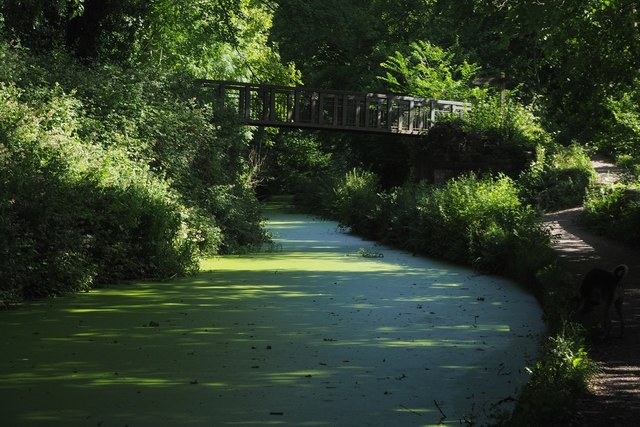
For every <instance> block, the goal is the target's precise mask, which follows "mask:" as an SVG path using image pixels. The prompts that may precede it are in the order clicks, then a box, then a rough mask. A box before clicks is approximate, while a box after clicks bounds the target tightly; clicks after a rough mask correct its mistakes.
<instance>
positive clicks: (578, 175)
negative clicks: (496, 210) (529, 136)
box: [518, 145, 596, 210]
mask: <svg viewBox="0 0 640 427" xmlns="http://www.w3.org/2000/svg"><path fill="white" fill-rule="evenodd" d="M547 147H548V148H549V150H548V151H550V153H548V151H547V148H545V147H544V146H542V145H539V146H538V147H536V159H535V161H533V162H532V163H531V165H530V166H529V168H528V169H527V170H526V171H524V172H523V173H522V174H521V176H520V177H519V179H518V185H519V186H520V194H521V196H522V197H523V198H524V200H526V201H527V202H528V203H532V204H534V205H536V206H539V207H541V208H542V209H545V210H557V209H563V208H569V207H575V206H579V205H580V204H581V203H582V200H583V199H584V197H585V194H586V192H587V188H588V187H589V185H591V184H592V183H593V182H594V180H595V177H596V173H595V170H594V169H593V166H592V164H591V161H590V159H589V157H588V156H587V154H586V153H585V152H584V150H583V149H582V148H580V147H579V146H577V145H571V146H570V147H561V146H553V145H549V146H547Z"/></svg>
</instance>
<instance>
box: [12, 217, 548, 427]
mask: <svg viewBox="0 0 640 427" xmlns="http://www.w3.org/2000/svg"><path fill="white" fill-rule="evenodd" d="M267 226H268V228H269V229H270V230H271V231H272V232H273V233H274V236H275V242H276V245H275V246H274V248H272V250H271V251H268V252H261V253H256V254H250V255H243V256H230V257H221V258H216V259H211V260H206V261H204V262H203V270H204V271H203V272H202V273H201V274H199V275H197V276H195V277H190V278H186V279H180V280H173V281H170V282H164V283H152V282H145V283H134V284H129V285H119V286H113V287H110V288H106V289H99V290H94V291H91V292H89V293H86V294H79V295H74V296H70V297H65V298H58V299H54V300H47V301H40V302H34V303H29V304H26V305H24V306H23V307H21V308H20V309H18V310H13V311H8V312H3V313H0V425H2V426H105V427H106V426H129V427H137V426H221V425H245V426H251V425H254V426H263V425H291V426H423V425H438V424H439V423H442V424H447V425H460V423H462V424H463V425H465V423H467V422H475V423H476V425H482V424H484V423H485V422H486V421H487V419H488V418H487V417H488V416H490V415H491V414H493V413H496V412H499V411H502V410H506V409H510V408H511V405H512V400H513V398H515V397H516V393H517V389H518V387H519V386H521V385H522V384H523V383H524V382H525V381H526V380H527V379H528V377H527V374H526V373H524V372H523V368H524V367H525V366H527V365H529V366H530V365H531V364H532V362H533V359H534V358H535V356H536V348H537V344H538V338H539V336H540V335H541V334H543V330H544V326H543V322H542V320H541V315H542V314H541V310H540V308H539V306H538V305H537V303H536V301H535V299H534V298H533V296H531V295H530V294H528V293H527V292H525V291H523V290H522V289H521V288H520V287H518V286H517V285H515V284H514V283H512V282H510V281H507V280H505V279H502V278H497V277H491V276H482V275H477V274H475V273H474V272H473V271H471V270H467V269H464V268H460V267H459V266H454V265H451V264H446V263H441V262H436V261H432V260H429V259H424V258H420V257H414V256H411V254H408V253H405V252H401V251H397V250H392V249H390V248H387V247H383V246H376V245H374V244H373V243H372V242H366V241H363V240H361V239H358V238H356V237H353V236H350V235H347V234H345V233H343V232H342V231H341V230H339V229H338V228H337V224H335V223H332V222H327V221H321V220H317V219H313V218H309V217H305V216H301V215H290V214H274V213H272V214H270V219H269V221H268V222H267Z"/></svg>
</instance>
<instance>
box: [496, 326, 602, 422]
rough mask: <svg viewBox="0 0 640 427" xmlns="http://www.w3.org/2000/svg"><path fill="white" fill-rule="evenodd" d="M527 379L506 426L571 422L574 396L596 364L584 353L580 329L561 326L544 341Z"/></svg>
mask: <svg viewBox="0 0 640 427" xmlns="http://www.w3.org/2000/svg"><path fill="white" fill-rule="evenodd" d="M529 371H530V373H531V380H530V381H529V383H527V385H526V386H525V388H524V390H523V392H522V393H521V396H520V404H519V405H518V407H517V409H516V411H515V412H514V414H513V416H512V418H511V420H510V421H509V422H508V423H507V425H513V426H540V425H547V424H550V423H554V424H557V423H558V422H563V421H567V420H569V419H571V416H572V415H573V412H574V409H575V402H576V396H579V395H580V394H584V393H586V392H587V384H589V380H590V379H591V378H592V377H593V375H594V374H595V373H596V372H597V365H596V364H595V362H593V360H591V359H590V358H589V356H588V354H587V350H586V344H585V341H584V331H583V330H582V327H581V326H580V325H578V324H575V323H565V324H564V325H563V327H562V328H561V329H560V331H559V332H558V333H557V334H555V335H552V336H550V337H548V338H547V341H546V342H545V344H544V347H543V350H542V357H541V358H540V359H539V360H538V361H537V362H536V364H535V366H534V367H533V369H530V370H529Z"/></svg>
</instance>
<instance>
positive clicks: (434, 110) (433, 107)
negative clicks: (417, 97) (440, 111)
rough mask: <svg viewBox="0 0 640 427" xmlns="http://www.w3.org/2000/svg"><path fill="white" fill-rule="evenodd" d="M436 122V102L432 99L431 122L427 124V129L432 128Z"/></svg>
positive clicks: (430, 107)
mask: <svg viewBox="0 0 640 427" xmlns="http://www.w3.org/2000/svg"><path fill="white" fill-rule="evenodd" d="M435 121H436V101H435V99H432V100H431V101H430V102H429V122H428V123H427V127H428V128H430V127H432V126H433V124H434V123H435Z"/></svg>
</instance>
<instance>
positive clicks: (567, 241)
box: [545, 160, 640, 427]
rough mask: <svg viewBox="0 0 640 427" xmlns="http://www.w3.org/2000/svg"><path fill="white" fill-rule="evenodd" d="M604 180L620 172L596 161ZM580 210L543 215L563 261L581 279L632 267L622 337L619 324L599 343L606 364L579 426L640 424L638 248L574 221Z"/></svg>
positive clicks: (598, 355) (595, 347)
mask: <svg viewBox="0 0 640 427" xmlns="http://www.w3.org/2000/svg"><path fill="white" fill-rule="evenodd" d="M594 167H595V168H596V171H597V172H598V174H599V176H600V181H601V182H613V181H615V180H616V179H618V177H619V174H620V171H619V170H617V169H616V168H615V167H614V166H613V165H612V164H609V163H607V162H605V161H602V160H595V161H594ZM581 212H582V208H581V207H578V208H573V209H567V210H563V211H560V212H554V213H550V214H547V215H546V216H545V222H546V224H547V225H548V226H549V227H550V229H551V230H552V233H553V234H555V235H556V236H557V237H558V240H557V242H556V244H555V249H556V251H557V252H558V254H559V256H560V262H561V264H562V265H563V266H564V267H565V268H566V269H567V270H568V271H570V272H571V273H573V274H574V275H575V277H576V279H577V280H578V281H579V280H581V279H582V276H583V275H584V274H585V273H586V272H587V271H588V270H589V269H591V268H593V267H596V266H598V267H603V268H607V269H609V268H613V267H615V266H616V265H618V264H620V263H625V264H627V265H628V266H629V274H628V276H627V277H626V278H625V279H624V285H625V288H626V291H625V303H624V309H623V310H624V318H625V322H626V329H625V336H624V337H623V338H619V337H618V335H617V334H616V333H617V332H618V329H617V326H618V324H617V322H615V323H614V329H613V333H612V338H610V339H607V340H604V341H595V342H594V343H593V344H592V349H591V350H592V351H591V354H592V357H593V358H594V359H595V360H596V361H597V362H598V363H599V364H600V366H601V367H602V372H601V373H600V374H599V375H597V376H596V378H595V380H594V382H593V388H594V392H593V394H592V395H589V396H586V397H584V398H582V399H581V401H580V403H579V408H578V411H577V413H576V416H575V419H574V420H573V422H572V423H571V425H575V426H598V427H600V426H610V427H615V426H635V425H638V423H639V422H640V421H639V420H640V252H638V251H636V250H633V249H631V248H629V247H627V246H625V245H622V244H620V243H617V242H614V241H612V240H610V239H607V238H604V237H602V236H597V235H595V234H593V233H591V232H589V231H587V230H585V229H584V228H583V227H581V226H580V225H579V224H577V223H576V219H577V218H578V216H579V215H580V213H581Z"/></svg>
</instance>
